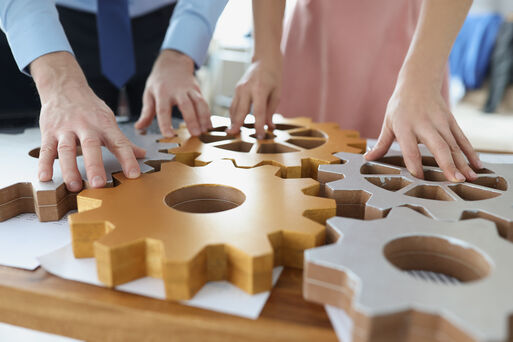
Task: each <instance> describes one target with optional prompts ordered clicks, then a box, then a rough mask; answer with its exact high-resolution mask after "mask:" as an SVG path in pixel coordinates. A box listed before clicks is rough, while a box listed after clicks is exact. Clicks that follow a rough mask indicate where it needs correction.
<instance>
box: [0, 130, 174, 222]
mask: <svg viewBox="0 0 513 342" xmlns="http://www.w3.org/2000/svg"><path fill="white" fill-rule="evenodd" d="M119 127H120V129H121V130H122V132H123V133H124V134H125V135H126V136H127V137H128V139H130V140H131V141H132V142H133V143H134V144H136V145H137V146H140V147H143V148H145V149H146V156H145V157H144V158H142V159H139V160H138V163H139V166H140V168H141V172H149V171H153V170H154V169H157V170H158V168H159V167H160V163H162V162H164V161H170V160H172V159H173V157H174V156H173V155H172V154H168V153H164V152H163V151H167V150H168V149H169V148H170V147H173V146H176V145H175V144H170V143H159V142H158V139H159V138H160V137H161V136H160V135H156V134H144V135H143V134H139V133H137V132H136V131H135V130H134V129H133V127H132V125H131V124H120V125H119ZM40 143H41V133H40V130H39V128H33V129H27V130H25V132H24V133H23V134H0V146H1V147H0V158H2V160H4V161H5V165H7V164H8V163H9V164H10V165H11V166H10V167H3V168H1V169H0V221H5V220H7V219H10V218H11V217H14V216H16V215H19V214H21V213H27V212H35V213H36V214H37V216H38V217H39V220H40V221H56V220H59V219H60V218H61V217H62V216H64V214H66V213H67V212H68V211H70V210H73V209H75V208H76V200H75V197H76V194H75V193H71V192H69V191H68V190H67V189H66V186H65V185H64V181H63V179H62V174H61V170H60V166H59V163H58V162H55V163H54V172H53V179H52V181H50V182H40V181H39V180H38V178H37V172H36V170H37V164H38V158H39V147H37V146H39V144H40ZM79 151H80V150H78V151H77V152H79ZM102 159H103V163H104V166H105V171H106V175H107V185H110V184H111V183H112V173H114V172H118V171H121V166H120V164H119V162H118V161H117V159H116V157H115V156H114V155H113V154H112V153H110V152H109V151H108V150H107V149H105V148H102ZM77 166H78V169H79V171H80V173H81V174H82V177H83V179H84V180H85V177H86V172H85V164H84V160H83V158H82V157H81V156H78V157H77ZM85 186H86V187H87V183H86V184H85Z"/></svg>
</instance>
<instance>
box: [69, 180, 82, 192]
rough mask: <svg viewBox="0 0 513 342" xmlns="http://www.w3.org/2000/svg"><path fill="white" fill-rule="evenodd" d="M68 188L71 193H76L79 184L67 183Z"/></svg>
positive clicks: (75, 182) (74, 182)
mask: <svg viewBox="0 0 513 342" xmlns="http://www.w3.org/2000/svg"><path fill="white" fill-rule="evenodd" d="M69 188H70V190H71V191H78V190H80V184H79V183H78V182H77V181H72V182H71V183H69Z"/></svg>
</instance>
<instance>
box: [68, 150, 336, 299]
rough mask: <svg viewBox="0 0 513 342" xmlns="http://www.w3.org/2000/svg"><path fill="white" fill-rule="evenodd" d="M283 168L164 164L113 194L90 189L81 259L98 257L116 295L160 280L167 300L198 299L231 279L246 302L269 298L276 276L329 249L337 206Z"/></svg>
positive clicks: (77, 246)
mask: <svg viewBox="0 0 513 342" xmlns="http://www.w3.org/2000/svg"><path fill="white" fill-rule="evenodd" d="M277 173H279V168H277V167H274V166H262V167H258V168H252V169H241V168H236V167H234V166H233V164H232V162H231V161H222V160H221V161H216V162H212V163H210V164H209V165H207V166H204V167H189V166H187V165H184V164H182V163H178V162H171V163H165V164H162V167H161V170H160V172H155V173H151V174H144V175H141V177H140V178H138V179H135V180H130V179H126V178H125V177H124V176H123V175H122V174H116V175H114V177H115V178H116V179H117V180H118V181H119V182H121V184H120V185H119V186H116V187H114V188H111V189H89V190H84V191H82V192H81V193H80V194H79V195H78V197H77V202H78V211H79V213H77V214H72V215H70V217H69V222H70V226H71V234H72V244H73V251H74V254H75V257H78V258H84V257H93V256H94V257H95V258H96V262H97V268H98V277H99V279H100V281H102V282H103V283H105V284H106V285H108V286H116V285H119V284H122V283H125V282H129V281H131V280H134V279H137V278H140V277H144V276H151V277H156V278H162V279H163V281H164V284H165V289H166V297H167V298H168V299H172V300H182V299H188V298H191V297H192V296H193V295H194V294H195V293H196V292H197V291H198V290H199V289H200V288H201V287H202V286H203V284H205V282H207V281H211V280H222V279H226V280H228V281H230V282H232V283H233V284H234V285H236V286H238V287H239V288H241V289H243V290H244V291H246V292H248V293H257V292H262V291H267V290H269V289H270V288H271V276H272V269H273V266H276V265H285V266H291V267H298V268H301V267H302V265H303V251H304V250H305V249H306V248H311V247H314V246H318V245H321V244H323V243H324V239H325V227H324V222H325V220H326V219H327V218H328V217H331V216H333V215H335V211H336V204H335V201H333V200H331V199H326V198H319V197H314V196H310V195H317V194H318V192H319V188H320V185H319V183H318V182H317V181H315V180H313V179H282V178H280V177H277V176H275V175H276V174H277Z"/></svg>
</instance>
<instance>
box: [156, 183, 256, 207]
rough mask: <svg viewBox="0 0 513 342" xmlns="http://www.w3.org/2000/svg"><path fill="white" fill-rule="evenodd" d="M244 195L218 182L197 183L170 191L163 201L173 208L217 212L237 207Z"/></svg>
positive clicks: (242, 201) (242, 200)
mask: <svg viewBox="0 0 513 342" xmlns="http://www.w3.org/2000/svg"><path fill="white" fill-rule="evenodd" d="M245 200H246V195H244V193H243V192H242V191H240V190H238V189H236V188H232V187H229V186H224V185H218V184H198V185H192V186H188V187H185V188H181V189H178V190H175V191H172V192H170V193H169V194H167V195H166V197H165V198H164V202H165V203H166V204H167V205H168V206H169V207H170V208H173V209H176V210H179V211H183V212H187V213H195V214H206V213H217V212H221V211H226V210H230V209H234V208H237V207H238V206H240V205H241V204H242V203H244V201H245Z"/></svg>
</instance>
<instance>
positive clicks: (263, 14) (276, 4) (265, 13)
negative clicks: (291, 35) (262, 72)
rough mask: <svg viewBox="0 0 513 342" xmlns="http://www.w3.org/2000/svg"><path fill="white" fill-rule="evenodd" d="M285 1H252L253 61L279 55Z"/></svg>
mask: <svg viewBox="0 0 513 342" xmlns="http://www.w3.org/2000/svg"><path fill="white" fill-rule="evenodd" d="M284 11H285V0H253V23H254V38H255V51H254V56H253V60H258V59H261V58H262V57H266V56H270V57H272V58H276V56H280V55H281V51H280V44H281V36H282V27H283V14H284Z"/></svg>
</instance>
